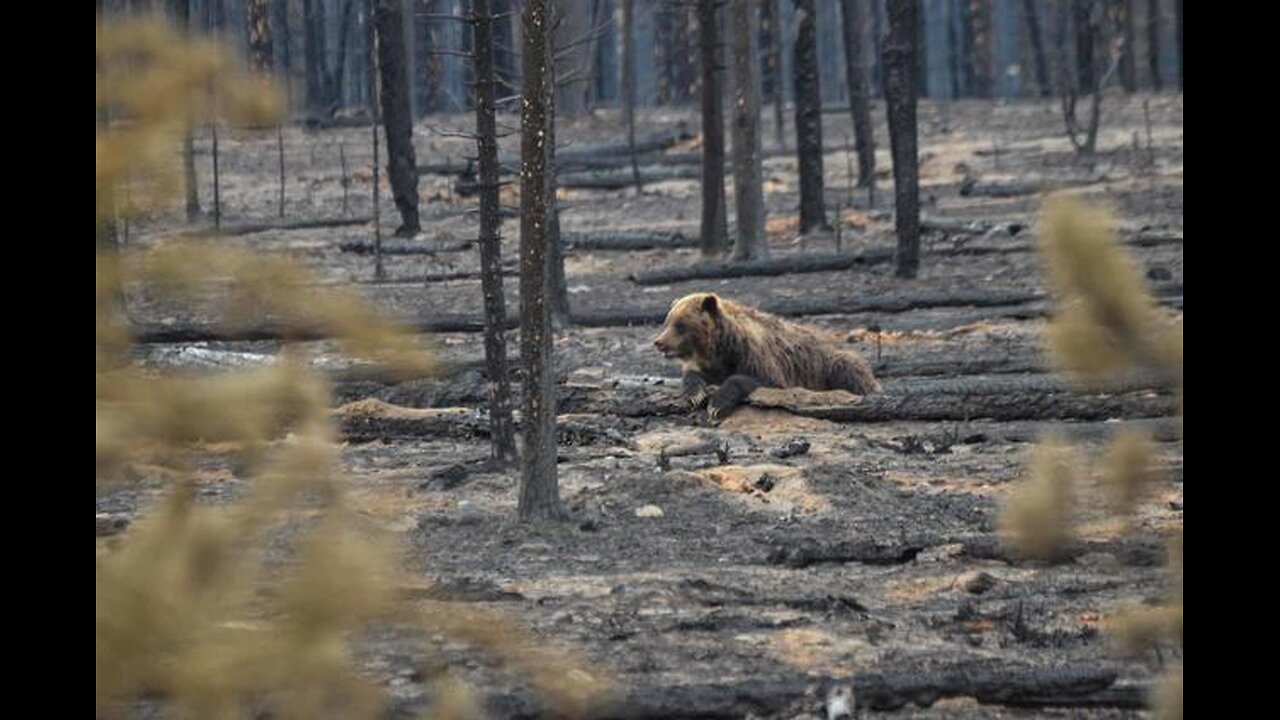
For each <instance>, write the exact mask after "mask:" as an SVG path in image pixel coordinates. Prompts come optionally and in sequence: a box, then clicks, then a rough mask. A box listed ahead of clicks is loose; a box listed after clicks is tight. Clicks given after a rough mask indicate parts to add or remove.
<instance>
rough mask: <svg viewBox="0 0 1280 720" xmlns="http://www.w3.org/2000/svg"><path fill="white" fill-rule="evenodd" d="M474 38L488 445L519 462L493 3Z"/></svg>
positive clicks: (477, 6) (477, 21)
mask: <svg viewBox="0 0 1280 720" xmlns="http://www.w3.org/2000/svg"><path fill="white" fill-rule="evenodd" d="M471 15H472V19H473V25H472V27H473V32H474V37H475V42H474V46H475V74H476V81H475V98H476V143H477V145H478V150H479V164H480V285H481V288H482V290H483V292H484V325H485V327H484V356H485V370H486V372H487V373H488V376H489V384H488V390H489V440H490V452H491V457H492V459H493V460H495V461H496V462H499V463H503V464H505V463H510V462H515V460H516V443H515V425H514V422H513V421H512V418H511V383H510V381H509V380H508V379H507V341H506V319H507V311H506V301H505V299H504V297H503V294H502V274H503V269H502V214H501V213H500V212H499V210H500V208H499V200H498V134H497V121H496V119H495V117H494V100H495V97H494V94H495V89H494V88H495V81H494V67H493V65H494V53H493V13H492V8H491V7H490V0H472V1H471Z"/></svg>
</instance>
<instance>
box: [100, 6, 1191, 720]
mask: <svg viewBox="0 0 1280 720" xmlns="http://www.w3.org/2000/svg"><path fill="white" fill-rule="evenodd" d="M1182 22H1183V15H1182V3H1181V2H1180V1H1177V2H1175V1H1174V0H1151V1H1149V2H1136V1H1134V0H1129V1H1127V2H1114V1H1113V0H975V1H972V2H960V1H958V0H945V1H943V2H930V1H922V0H652V1H648V0H646V1H640V2H636V1H633V0H278V1H275V2H267V0H165V1H164V2H154V1H153V2H123V1H121V0H99V2H98V4H97V36H96V37H97V43H96V50H97V86H96V89H97V116H96V138H97V195H96V197H97V206H96V212H97V264H96V276H97V308H96V309H97V364H96V368H97V383H96V387H97V397H96V411H97V413H96V418H97V426H96V429H97V446H96V447H97V453H96V461H97V462H96V466H97V476H96V480H97V482H96V490H97V493H96V495H97V571H96V591H97V592H96V598H97V605H96V607H97V626H96V641H97V642H96V645H97V653H96V659H97V663H96V701H97V702H96V709H97V716H98V717H120V718H180V717H198V718H204V717H228V718H240V717H244V718H251V717H252V718H259V717H305V718H320V717H335V718H336V717H341V718H406V719H407V718H544V717H545V718H552V717H576V718H633V719H638V718H652V719H654V720H657V719H659V718H761V719H763V718H776V719H779V720H781V719H783V718H787V719H790V718H828V719H832V720H834V719H835V718H855V717H862V718H873V717H893V718H922V719H923V718H937V719H939V720H941V719H943V718H946V719H951V718H969V717H984V718H990V717H997V718H1032V717H1036V718H1040V717H1050V718H1058V717H1061V718H1068V717H1070V718H1087V719H1093V720H1112V719H1117V718H1148V717H1154V718H1161V719H1171V720H1172V719H1177V720H1180V719H1181V717H1182V714H1183V697H1182V675H1183V635H1182V609H1183V580H1182V565H1183V559H1182V548H1183V544H1182V536H1183V325H1182V322H1183V294H1184V293H1183V269H1184V259H1183V244H1184V237H1183V225H1184V222H1183V216H1184V201H1183V138H1184V134H1183V125H1184V114H1185V110H1184V103H1183V98H1184V96H1183V92H1182V47H1183V45H1182Z"/></svg>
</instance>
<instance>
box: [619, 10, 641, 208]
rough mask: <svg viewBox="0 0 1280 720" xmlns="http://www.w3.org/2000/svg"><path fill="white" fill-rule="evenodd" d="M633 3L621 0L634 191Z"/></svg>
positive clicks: (624, 115)
mask: <svg viewBox="0 0 1280 720" xmlns="http://www.w3.org/2000/svg"><path fill="white" fill-rule="evenodd" d="M634 6H635V3H634V2H633V0H622V122H623V124H625V125H626V126H627V148H628V152H629V154H630V155H631V175H632V177H634V178H635V183H636V193H637V194H639V193H640V191H641V188H640V164H639V161H638V160H637V159H636V43H635V7H634Z"/></svg>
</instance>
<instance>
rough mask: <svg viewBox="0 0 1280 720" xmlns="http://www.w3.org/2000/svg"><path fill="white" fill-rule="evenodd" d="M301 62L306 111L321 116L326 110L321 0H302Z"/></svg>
mask: <svg viewBox="0 0 1280 720" xmlns="http://www.w3.org/2000/svg"><path fill="white" fill-rule="evenodd" d="M302 22H303V63H304V64H305V65H306V80H307V111H308V112H309V113H311V114H312V115H314V116H323V115H325V111H326V110H327V107H326V105H327V104H328V102H327V101H328V99H327V98H326V97H325V87H324V85H325V82H324V80H325V74H326V73H325V71H324V59H325V44H324V39H325V33H324V3H323V1H322V0H302Z"/></svg>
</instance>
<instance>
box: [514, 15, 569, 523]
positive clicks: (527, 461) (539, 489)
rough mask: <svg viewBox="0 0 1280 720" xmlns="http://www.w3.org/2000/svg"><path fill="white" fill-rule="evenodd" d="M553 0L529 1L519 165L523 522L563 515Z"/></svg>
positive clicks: (521, 501)
mask: <svg viewBox="0 0 1280 720" xmlns="http://www.w3.org/2000/svg"><path fill="white" fill-rule="evenodd" d="M548 1H549V0H525V3H524V28H523V43H522V44H523V48H524V49H523V53H522V58H521V60H522V63H523V66H524V101H523V103H522V104H521V124H520V127H521V141H520V155H521V169H520V354H521V357H522V358H523V360H524V372H525V375H524V465H523V466H522V469H521V473H520V503H519V507H518V511H517V512H518V513H519V517H520V519H521V520H553V519H559V518H563V517H565V515H566V513H565V510H564V505H563V504H561V502H560V489H559V484H558V482H557V480H556V397H555V387H554V382H555V379H554V376H553V374H552V367H551V312H550V310H551V308H550V305H549V304H548V302H547V292H546V290H547V288H546V280H547V258H546V253H547V242H548V232H547V230H548V222H549V220H550V216H549V213H548V212H547V210H548V208H547V190H548V188H547V184H546V163H547V156H548V152H547V147H546V145H547V143H548V142H549V138H548V137H547V135H546V128H547V119H548V118H547V110H548V106H549V105H550V104H551V103H552V102H553V101H554V98H555V89H554V88H553V87H552V85H551V72H550V67H549V62H548V60H549V56H550V52H549V51H548V47H549V46H550V44H551V40H550V38H549V37H548V33H549V30H550V28H549V26H548V23H549V20H550V15H549V13H548V12H547V3H548Z"/></svg>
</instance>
